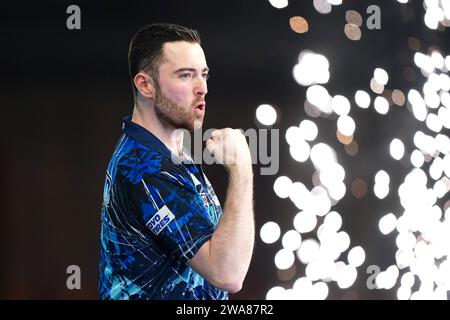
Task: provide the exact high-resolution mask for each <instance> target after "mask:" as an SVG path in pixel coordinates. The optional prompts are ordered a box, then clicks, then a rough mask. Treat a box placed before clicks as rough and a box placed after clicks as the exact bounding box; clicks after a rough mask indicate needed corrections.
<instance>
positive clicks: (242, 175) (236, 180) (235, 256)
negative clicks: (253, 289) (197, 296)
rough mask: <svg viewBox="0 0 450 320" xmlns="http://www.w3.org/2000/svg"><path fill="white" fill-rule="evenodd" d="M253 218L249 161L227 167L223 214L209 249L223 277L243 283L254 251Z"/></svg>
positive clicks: (220, 275)
mask: <svg viewBox="0 0 450 320" xmlns="http://www.w3.org/2000/svg"><path fill="white" fill-rule="evenodd" d="M254 238H255V222H254V212H253V174H252V170H251V165H250V166H249V167H244V168H234V169H232V170H229V182H228V190H227V196H226V200H225V204H224V210H223V214H222V217H221V218H220V220H219V223H218V226H217V229H216V230H215V231H214V234H213V236H212V238H211V243H210V248H209V253H210V259H211V261H212V262H213V264H214V269H215V273H216V274H217V276H218V277H221V279H223V281H230V279H233V280H232V281H231V282H233V283H242V282H243V280H244V278H245V275H246V274H247V271H248V267H249V265H250V260H251V256H252V252H253V245H254Z"/></svg>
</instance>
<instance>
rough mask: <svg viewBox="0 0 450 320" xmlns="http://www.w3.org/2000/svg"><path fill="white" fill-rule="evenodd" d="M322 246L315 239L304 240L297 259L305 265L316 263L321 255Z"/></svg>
mask: <svg viewBox="0 0 450 320" xmlns="http://www.w3.org/2000/svg"><path fill="white" fill-rule="evenodd" d="M319 251H320V245H319V243H318V242H317V241H316V240H314V239H306V240H304V241H303V242H302V243H301V245H300V248H299V249H298V250H297V257H298V258H299V259H300V261H301V262H302V263H304V264H307V263H310V262H311V261H314V260H315V259H316V257H317V256H318V255H319Z"/></svg>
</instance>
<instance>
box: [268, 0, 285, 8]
mask: <svg viewBox="0 0 450 320" xmlns="http://www.w3.org/2000/svg"><path fill="white" fill-rule="evenodd" d="M269 2H270V4H271V5H272V7H274V8H277V9H283V8H286V7H287V5H288V4H289V2H288V0H269Z"/></svg>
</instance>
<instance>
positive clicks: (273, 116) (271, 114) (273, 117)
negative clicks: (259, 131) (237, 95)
mask: <svg viewBox="0 0 450 320" xmlns="http://www.w3.org/2000/svg"><path fill="white" fill-rule="evenodd" d="M256 119H258V121H259V122H260V123H262V124H263V125H265V126H271V125H273V124H274V123H275V121H277V111H276V110H275V108H274V107H272V106H271V105H269V104H262V105H260V106H259V107H258V108H257V109H256Z"/></svg>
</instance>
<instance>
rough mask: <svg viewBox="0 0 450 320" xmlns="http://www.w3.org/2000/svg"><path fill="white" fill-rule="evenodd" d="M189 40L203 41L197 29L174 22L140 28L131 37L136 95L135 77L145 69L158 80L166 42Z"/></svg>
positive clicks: (130, 64) (131, 62) (131, 75)
mask: <svg viewBox="0 0 450 320" xmlns="http://www.w3.org/2000/svg"><path fill="white" fill-rule="evenodd" d="M175 41H187V42H192V43H198V44H200V43H201V40H200V35H199V33H198V31H197V30H194V29H190V28H187V27H183V26H180V25H177V24H172V23H155V24H151V25H148V26H146V27H144V28H142V29H140V30H139V31H138V32H137V33H136V34H135V35H134V36H133V38H132V39H131V42H130V48H129V51H128V67H129V71H130V77H131V84H132V87H133V93H134V96H135V97H136V96H137V93H138V90H137V88H136V87H135V85H134V77H135V76H136V74H138V73H139V72H140V71H145V72H148V73H149V74H150V76H151V77H152V78H153V80H155V81H156V82H157V81H158V70H159V66H160V65H161V63H162V61H163V46H164V44H165V43H166V42H175Z"/></svg>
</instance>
